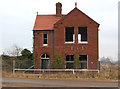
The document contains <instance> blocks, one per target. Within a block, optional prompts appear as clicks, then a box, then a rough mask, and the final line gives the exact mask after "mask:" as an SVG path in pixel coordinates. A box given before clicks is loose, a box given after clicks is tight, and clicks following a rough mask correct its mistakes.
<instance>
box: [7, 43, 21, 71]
mask: <svg viewBox="0 0 120 89" xmlns="http://www.w3.org/2000/svg"><path fill="white" fill-rule="evenodd" d="M21 51H22V48H20V47H19V46H17V45H13V46H12V47H11V48H10V49H9V50H7V51H6V53H5V54H7V55H9V56H13V57H11V58H12V61H13V73H14V69H15V66H16V65H15V64H16V62H15V59H17V58H18V56H20V54H21ZM19 66H20V63H19Z"/></svg>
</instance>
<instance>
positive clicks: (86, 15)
mask: <svg viewBox="0 0 120 89" xmlns="http://www.w3.org/2000/svg"><path fill="white" fill-rule="evenodd" d="M74 9H77V10H79V9H78V8H77V7H75V8H74ZM74 9H73V10H74ZM73 10H71V11H70V12H69V13H68V14H67V15H69V14H70V13H71V12H72V11H73ZM79 11H80V12H81V13H82V14H84V15H85V16H86V17H88V18H89V19H90V20H92V21H93V22H95V23H96V24H98V27H99V25H100V24H99V23H97V22H96V21H95V20H93V19H92V18H90V17H89V16H88V15H86V14H85V13H84V12H82V11H81V10H79ZM67 15H65V16H64V17H63V18H62V19H60V20H58V21H57V22H56V23H55V24H54V25H56V24H57V23H58V22H60V21H62V20H63V19H64V18H66V16H67Z"/></svg>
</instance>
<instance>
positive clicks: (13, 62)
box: [13, 59, 15, 74]
mask: <svg viewBox="0 0 120 89" xmlns="http://www.w3.org/2000/svg"><path fill="white" fill-rule="evenodd" d="M14 73H15V59H13V74H14Z"/></svg>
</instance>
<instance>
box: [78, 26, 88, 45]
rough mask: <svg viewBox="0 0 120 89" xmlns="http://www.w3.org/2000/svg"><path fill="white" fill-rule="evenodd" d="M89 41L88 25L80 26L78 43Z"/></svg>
mask: <svg viewBox="0 0 120 89" xmlns="http://www.w3.org/2000/svg"><path fill="white" fill-rule="evenodd" d="M80 42H87V27H78V43H80Z"/></svg>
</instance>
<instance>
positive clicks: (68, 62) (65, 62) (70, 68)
mask: <svg viewBox="0 0 120 89" xmlns="http://www.w3.org/2000/svg"><path fill="white" fill-rule="evenodd" d="M67 55H73V61H71V59H69V61H66V56H67ZM70 58H71V57H70ZM67 63H72V64H73V68H72V69H74V54H66V55H65V68H66V69H71V68H67V66H66V65H67Z"/></svg>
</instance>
